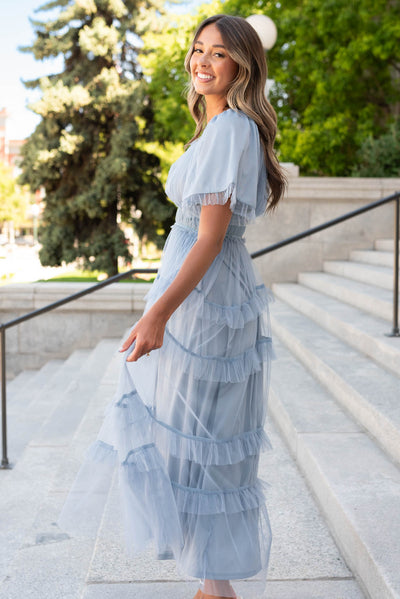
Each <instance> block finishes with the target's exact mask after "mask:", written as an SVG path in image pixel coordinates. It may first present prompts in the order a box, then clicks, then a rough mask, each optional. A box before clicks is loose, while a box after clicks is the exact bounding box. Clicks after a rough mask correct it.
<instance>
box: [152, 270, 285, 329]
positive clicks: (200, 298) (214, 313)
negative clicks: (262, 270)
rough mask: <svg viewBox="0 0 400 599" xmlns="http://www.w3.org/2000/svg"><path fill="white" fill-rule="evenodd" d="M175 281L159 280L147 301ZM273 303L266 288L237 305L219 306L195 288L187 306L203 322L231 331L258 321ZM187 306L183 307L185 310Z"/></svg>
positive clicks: (259, 286) (259, 289)
mask: <svg viewBox="0 0 400 599" xmlns="http://www.w3.org/2000/svg"><path fill="white" fill-rule="evenodd" d="M172 280H173V279H166V278H163V277H160V278H159V281H158V285H157V288H156V287H155V288H154V290H153V289H151V290H150V291H149V293H148V294H147V296H146V299H148V300H150V301H152V300H153V299H155V298H156V297H159V295H160V293H163V292H164V291H165V290H166V289H167V288H168V287H169V285H170V284H171V282H172ZM271 301H273V296H272V293H271V292H270V291H269V290H268V289H267V288H266V287H265V286H264V285H257V286H256V287H254V289H253V292H252V294H251V296H250V297H249V298H248V299H246V300H245V301H243V302H242V303H241V304H237V305H223V304H217V303H215V302H212V301H210V300H208V299H207V297H206V295H205V294H204V291H203V290H202V289H201V288H199V287H195V288H194V290H193V291H192V292H191V294H190V296H189V298H188V301H187V305H188V306H189V307H188V311H190V312H195V313H196V314H197V317H198V318H201V319H202V320H203V321H209V322H213V323H215V324H216V325H226V326H228V327H229V328H231V329H242V328H243V327H244V326H245V325H246V324H247V323H248V322H251V321H252V320H256V319H257V318H258V317H259V316H260V315H261V314H262V313H263V312H265V311H267V310H268V307H269V303H270V302H271ZM185 309H186V305H184V306H183V310H185Z"/></svg>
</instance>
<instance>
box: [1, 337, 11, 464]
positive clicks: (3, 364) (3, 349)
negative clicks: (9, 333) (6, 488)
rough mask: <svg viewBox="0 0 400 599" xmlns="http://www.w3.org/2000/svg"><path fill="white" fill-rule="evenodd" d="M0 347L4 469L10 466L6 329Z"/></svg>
mask: <svg viewBox="0 0 400 599" xmlns="http://www.w3.org/2000/svg"><path fill="white" fill-rule="evenodd" d="M0 347H1V368H0V374H1V440H2V446H3V453H2V458H1V466H0V468H1V469H3V470H5V469H7V468H10V464H9V461H8V457H7V396H6V390H7V387H6V329H5V328H1V329H0Z"/></svg>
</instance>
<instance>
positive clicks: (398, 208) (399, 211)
mask: <svg viewBox="0 0 400 599" xmlns="http://www.w3.org/2000/svg"><path fill="white" fill-rule="evenodd" d="M390 202H395V217H394V261H393V270H394V274H393V329H392V332H391V333H389V335H390V336H393V337H399V336H400V331H399V228H400V227H399V221H400V192H398V191H397V192H395V193H394V194H392V195H390V196H387V197H385V198H382V199H381V200H377V201H376V202H371V203H370V204H366V205H365V206H362V207H361V208H357V209H356V210H352V211H351V212H346V213H345V214H343V215H341V216H339V217H337V218H334V219H332V220H329V221H326V222H325V223H323V224H321V225H318V226H316V227H312V228H310V229H307V230H306V231H302V232H301V233H297V234H296V235H292V236H291V237H288V238H286V239H283V240H282V241H278V242H277V243H274V244H272V245H269V246H268V247H266V248H263V249H261V250H258V251H256V252H253V253H252V254H250V255H251V258H253V259H254V258H258V257H260V256H264V255H265V254H268V253H270V252H273V251H275V250H277V249H279V248H281V247H284V246H285V245H289V244H291V243H294V242H296V241H299V240H300V239H304V238H305V237H309V236H310V235H313V234H314V233H318V232H319V231H323V230H324V229H328V228H330V227H333V226H335V225H337V224H339V223H342V222H344V221H346V220H349V219H350V218H354V217H355V216H358V215H359V214H363V213H364V212H369V211H370V210H373V209H374V208H378V207H379V206H383V205H384V204H388V203H390ZM157 272H158V269H157V268H132V269H131V270H128V271H126V272H124V273H120V274H118V275H115V276H113V277H110V278H108V279H106V280H105V281H102V282H101V283H97V284H94V285H92V286H90V287H88V288H86V289H83V290H82V291H78V292H77V293H73V294H72V295H68V296H67V297H64V298H63V299H61V300H58V301H56V302H53V303H51V304H48V305H47V306H43V307H42V308H39V309H38V310H34V311H33V312H29V313H28V314H24V315H23V316H19V317H18V318H14V319H13V320H9V321H8V322H4V323H1V324H0V350H1V363H0V364H1V369H0V376H1V410H2V460H1V466H0V469H7V468H10V464H9V461H8V457H7V396H6V330H7V329H9V328H11V327H14V326H16V325H18V324H21V323H22V322H26V321H27V320H30V319H31V318H35V317H36V316H40V315H41V314H45V313H46V312H50V311H51V310H55V309H56V308H59V307H60V306H63V305H64V304H67V303H69V302H72V301H75V300H77V299H79V298H81V297H83V296H85V295H89V294H90V293H94V292H95V291H98V290H99V289H102V288H103V287H106V286H108V285H111V284H112V283H116V282H117V281H120V280H121V279H126V278H127V277H129V276H130V275H133V274H143V273H146V274H151V273H157Z"/></svg>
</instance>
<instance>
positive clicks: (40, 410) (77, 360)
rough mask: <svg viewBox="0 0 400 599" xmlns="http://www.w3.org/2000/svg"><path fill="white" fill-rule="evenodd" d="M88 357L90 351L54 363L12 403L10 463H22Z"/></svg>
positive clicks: (9, 427)
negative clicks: (28, 445)
mask: <svg viewBox="0 0 400 599" xmlns="http://www.w3.org/2000/svg"><path fill="white" fill-rule="evenodd" d="M87 355H88V352H87V350H79V351H76V352H74V353H73V354H71V356H70V357H69V358H68V359H67V360H65V361H62V360H52V361H51V362H50V363H48V364H46V365H45V366H44V367H43V368H42V369H41V370H40V371H39V372H38V374H37V376H35V377H34V378H33V379H32V380H31V381H30V383H28V385H27V386H24V387H23V388H22V390H21V393H19V394H18V396H16V397H15V398H14V400H13V401H12V402H11V403H10V406H9V408H8V413H7V425H8V426H7V429H8V435H7V436H8V454H9V460H10V462H11V463H15V462H16V461H17V460H18V459H19V457H20V456H21V454H22V452H23V451H24V449H25V447H26V445H27V444H28V443H29V442H30V441H31V440H32V438H33V437H34V436H35V434H37V432H38V431H39V430H40V428H41V427H42V426H43V423H44V422H45V421H46V420H47V419H48V417H49V414H51V413H52V412H53V411H54V409H55V407H56V406H57V405H58V403H59V402H60V401H62V397H63V394H64V392H65V390H66V388H67V386H68V384H70V382H71V378H72V377H74V376H75V373H76V372H77V371H78V372H79V368H80V366H81V364H82V360H84V359H85V358H86V357H87ZM50 367H51V369H50Z"/></svg>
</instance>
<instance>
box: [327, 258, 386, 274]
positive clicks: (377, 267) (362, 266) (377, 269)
mask: <svg viewBox="0 0 400 599" xmlns="http://www.w3.org/2000/svg"><path fill="white" fill-rule="evenodd" d="M336 264H337V265H341V266H345V267H347V268H349V269H352V270H359V271H365V272H370V273H372V274H374V273H376V274H378V273H379V274H384V275H386V274H387V275H393V268H391V267H390V266H383V265H381V264H367V263H366V262H356V261H355V260H325V262H324V268H325V266H329V265H336Z"/></svg>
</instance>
